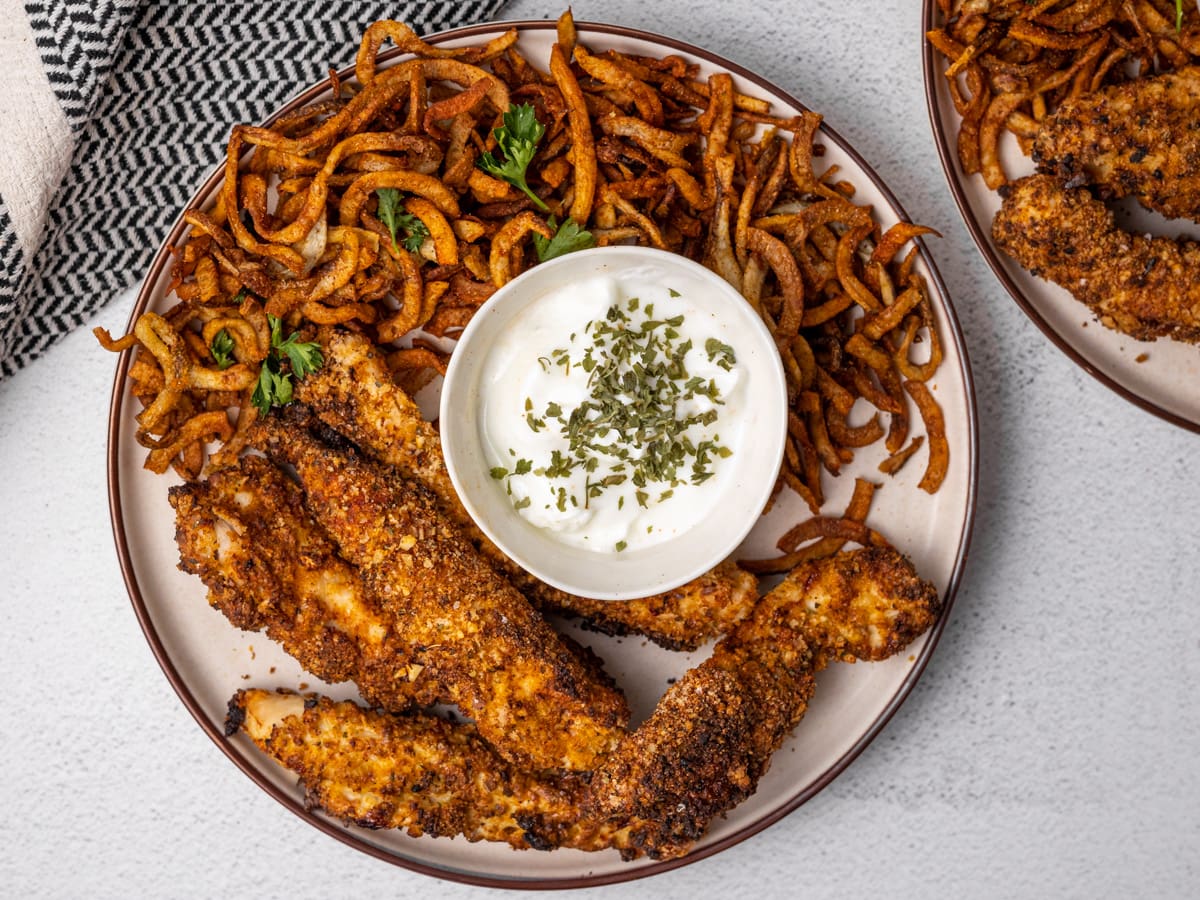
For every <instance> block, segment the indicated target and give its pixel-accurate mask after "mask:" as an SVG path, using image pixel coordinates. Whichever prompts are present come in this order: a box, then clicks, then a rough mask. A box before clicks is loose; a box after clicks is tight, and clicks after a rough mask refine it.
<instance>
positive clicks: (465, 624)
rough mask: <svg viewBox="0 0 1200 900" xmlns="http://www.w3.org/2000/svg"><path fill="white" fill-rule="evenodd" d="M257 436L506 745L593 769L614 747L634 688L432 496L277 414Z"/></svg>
mask: <svg viewBox="0 0 1200 900" xmlns="http://www.w3.org/2000/svg"><path fill="white" fill-rule="evenodd" d="M291 410H292V414H293V416H298V415H302V414H303V411H302V410H299V409H298V408H295V407H293V408H291ZM257 439H258V440H259V442H260V443H261V444H262V448H263V449H264V450H266V451H267V454H268V456H270V457H271V458H272V459H274V460H275V461H276V462H281V463H282V462H286V463H288V464H290V465H292V466H293V467H295V470H296V472H297V474H298V476H299V479H300V483H301V486H302V487H303V489H304V493H305V505H306V508H307V509H308V510H309V512H310V513H312V515H313V516H314V518H315V519H316V520H317V521H318V522H319V523H320V524H321V526H322V527H323V528H324V529H325V531H326V533H327V534H329V536H330V537H331V538H332V539H333V541H334V543H335V544H336V545H337V547H338V551H339V553H340V554H341V556H342V557H343V558H345V559H346V560H347V561H348V562H350V563H352V564H354V565H355V566H357V567H358V569H359V572H360V573H361V575H362V579H363V583H364V584H365V585H366V588H367V591H368V592H369V593H370V594H371V595H373V596H374V597H375V598H376V599H377V601H378V602H379V603H380V604H381V607H382V609H383V610H384V611H385V612H386V613H388V614H389V615H390V616H391V617H392V621H393V623H394V627H395V628H396V629H398V630H399V631H400V632H401V633H403V634H404V635H405V637H406V638H407V639H408V640H409V641H410V642H411V643H412V644H413V646H414V647H415V649H416V653H417V662H418V664H423V665H429V666H433V667H434V668H435V669H436V670H437V671H438V673H439V679H438V680H439V683H440V684H441V686H442V687H443V688H444V690H445V691H446V693H447V695H448V699H449V700H450V702H452V703H454V704H456V705H457V706H458V707H459V708H460V709H461V710H462V711H463V712H464V713H465V714H466V715H467V716H469V717H470V718H472V719H474V720H475V722H476V723H477V725H478V728H479V733H480V734H481V735H483V737H484V738H485V739H486V740H487V741H488V742H489V743H490V744H491V745H492V746H493V747H494V748H495V749H496V750H497V752H498V753H500V754H501V755H502V756H503V757H504V758H505V759H508V760H509V761H511V762H514V763H516V764H518V765H520V766H521V767H523V768H525V769H531V770H543V769H546V770H589V769H591V768H593V767H594V765H595V763H596V760H597V759H598V758H599V757H600V756H602V755H603V754H605V753H607V752H608V751H609V750H610V749H612V747H613V746H614V745H615V743H616V741H617V739H618V738H619V736H620V734H621V728H622V727H623V725H624V724H625V723H626V721H627V720H628V714H629V713H628V708H627V706H626V703H625V699H624V697H623V696H622V695H621V694H620V692H619V691H616V690H614V689H613V687H612V686H611V685H610V684H608V683H605V682H603V681H600V680H598V679H597V678H595V677H594V675H593V674H592V673H591V672H590V671H588V669H587V668H586V667H585V666H583V665H581V664H580V662H579V660H578V659H576V658H575V656H573V655H572V654H571V652H570V651H569V650H568V649H567V648H566V647H565V646H564V644H563V642H562V641H561V640H560V638H559V636H558V635H557V634H556V633H555V632H554V631H553V629H551V628H550V626H549V625H548V624H547V623H546V622H545V620H544V619H542V617H541V616H540V615H539V614H538V613H537V611H536V610H534V609H533V607H531V606H530V605H529V603H528V601H527V600H526V599H525V598H524V597H523V596H522V595H521V594H520V593H519V592H518V591H517V590H516V589H515V588H513V587H512V585H510V584H509V583H508V582H507V581H505V580H504V579H503V578H501V577H500V576H499V575H497V574H496V572H495V571H494V570H493V569H492V568H491V566H489V565H488V564H487V563H486V562H485V561H484V560H483V559H482V558H481V557H480V556H479V554H478V553H476V552H475V550H474V548H472V547H471V545H470V544H469V543H468V542H467V541H466V540H465V539H464V538H463V537H462V536H461V534H460V532H459V530H458V529H457V528H455V527H454V526H453V525H452V524H451V523H447V522H446V521H445V519H444V516H443V515H442V513H441V512H440V510H439V509H438V506H437V504H436V502H435V500H434V497H433V495H432V494H430V493H429V492H428V491H427V490H425V489H424V488H423V487H421V486H420V485H419V484H415V483H413V482H409V481H405V480H403V479H402V478H400V477H399V476H397V475H396V474H395V473H393V472H392V471H391V470H390V469H387V468H386V467H383V466H380V465H379V464H377V463H375V462H373V461H371V460H368V459H364V458H362V457H360V456H359V455H358V454H357V453H356V452H354V451H353V450H351V449H349V448H345V449H337V448H333V447H330V446H329V445H327V444H323V443H322V442H320V441H318V440H317V439H316V438H314V437H313V436H312V435H311V434H309V433H308V432H307V431H306V430H304V429H303V428H300V427H297V426H296V425H294V424H288V423H285V422H284V421H282V417H281V416H278V415H275V416H270V417H268V418H267V419H265V420H264V421H263V422H262V423H261V425H260V426H259V431H258V435H257Z"/></svg>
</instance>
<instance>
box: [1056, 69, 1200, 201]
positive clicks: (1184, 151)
mask: <svg viewBox="0 0 1200 900" xmlns="http://www.w3.org/2000/svg"><path fill="white" fill-rule="evenodd" d="M1198 116H1200V68H1197V67H1196V66H1185V67H1183V68H1181V69H1177V70H1176V71H1174V72H1167V73H1164V74H1161V75H1156V76H1152V77H1145V78H1136V79H1134V80H1132V81H1129V82H1126V83H1125V84H1120V85H1114V86H1111V87H1107V88H1104V89H1103V90H1100V91H1096V92H1095V93H1092V94H1085V95H1084V96H1082V97H1078V98H1076V99H1074V100H1068V101H1066V102H1065V103H1063V104H1062V105H1061V106H1060V107H1059V108H1058V109H1057V110H1056V111H1055V112H1054V114H1053V115H1051V116H1048V117H1047V118H1046V120H1045V121H1044V122H1043V123H1042V126H1041V129H1040V130H1039V131H1038V134H1037V137H1036V139H1035V141H1034V146H1033V158H1034V160H1035V161H1036V162H1037V163H1038V164H1039V168H1040V169H1041V170H1042V171H1045V172H1048V173H1051V174H1054V175H1056V176H1058V178H1059V179H1061V180H1062V181H1069V182H1070V183H1071V184H1073V185H1074V186H1080V185H1083V184H1095V185H1099V186H1101V187H1102V188H1104V190H1105V192H1106V193H1107V194H1110V195H1111V196H1113V197H1129V196H1133V197H1136V198H1137V199H1138V200H1139V201H1141V202H1142V203H1143V204H1145V205H1146V206H1148V207H1149V208H1150V209H1154V210H1157V211H1158V212H1160V213H1162V214H1163V215H1165V216H1169V217H1172V218H1177V217H1186V218H1191V219H1195V218H1197V216H1200V130H1198V129H1197V128H1196V120H1197V117H1198Z"/></svg>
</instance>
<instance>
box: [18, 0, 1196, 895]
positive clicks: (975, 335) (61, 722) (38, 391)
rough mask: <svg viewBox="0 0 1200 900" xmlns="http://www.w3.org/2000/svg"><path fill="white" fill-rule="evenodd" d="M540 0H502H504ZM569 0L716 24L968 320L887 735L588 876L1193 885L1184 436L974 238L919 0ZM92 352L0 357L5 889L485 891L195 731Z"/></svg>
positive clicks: (600, 13) (104, 364) (534, 11)
mask: <svg viewBox="0 0 1200 900" xmlns="http://www.w3.org/2000/svg"><path fill="white" fill-rule="evenodd" d="M735 7H736V8H737V9H740V10H743V11H742V12H739V13H738V14H737V15H736V20H734V16H733V14H732V13H731V12H730V11H731V10H732V9H734V8H735ZM560 9H561V7H560V5H559V4H558V3H549V2H545V0H514V2H512V3H511V5H510V6H509V9H508V14H509V16H510V17H512V18H544V17H548V16H555V15H557V13H558V12H559V11H560ZM574 9H575V15H576V18H577V19H579V20H580V21H586V20H595V21H609V22H615V23H620V24H624V25H629V26H633V27H637V28H643V29H646V30H650V31H657V32H660V33H664V34H669V35H673V36H675V37H678V38H681V39H683V40H686V41H689V42H692V43H695V44H699V45H702V46H705V47H708V48H710V49H711V50H713V51H715V52H717V53H719V54H722V55H724V56H726V57H729V58H731V59H733V60H736V61H738V62H740V63H741V64H743V65H744V66H746V67H748V68H750V69H752V70H755V71H757V72H759V73H761V74H762V75H764V76H766V77H767V78H769V79H771V80H773V81H775V82H776V83H778V84H779V85H780V86H781V87H783V88H784V89H785V90H788V91H790V92H791V93H793V94H794V95H796V96H797V97H799V98H801V99H802V100H804V101H805V102H806V103H808V104H809V105H810V106H812V107H813V108H815V109H817V110H819V111H821V112H823V113H824V114H825V115H826V119H827V121H828V122H829V124H831V125H832V126H833V127H834V128H835V129H836V130H837V131H838V132H840V133H841V135H842V136H843V137H845V138H846V139H847V140H848V141H849V142H850V143H851V144H852V145H853V146H855V147H856V148H857V149H858V150H859V151H860V152H861V154H862V155H863V156H864V157H865V158H866V160H867V161H868V162H869V163H870V164H871V165H872V166H873V167H874V168H875V169H876V170H877V171H878V172H879V174H880V175H881V176H882V177H883V179H884V180H885V181H886V182H887V183H888V184H889V185H890V186H891V187H892V189H893V190H894V191H895V193H896V195H897V196H898V197H899V198H900V201H901V202H902V203H903V204H904V206H905V207H906V208H907V210H908V212H909V214H910V215H911V216H912V218H913V219H914V220H915V221H919V222H923V223H927V224H930V225H933V226H935V227H937V228H939V229H940V230H941V231H942V232H943V233H944V235H945V236H944V237H943V238H942V239H941V240H935V241H933V242H932V244H931V249H932V251H933V255H934V257H935V259H936V261H937V263H938V265H939V266H940V268H941V271H942V274H943V276H944V277H945V280H946V283H947V285H948V287H949V291H950V295H951V297H952V298H953V301H954V303H955V305H956V308H957V311H958V315H959V317H960V319H961V320H962V325H963V329H964V331H965V333H966V337H967V343H968V349H969V352H970V355H971V360H972V363H973V368H974V373H975V382H976V388H977V392H978V403H979V412H980V432H981V438H982V446H981V454H980V457H981V463H980V464H981V470H980V490H979V496H980V504H979V512H978V518H977V521H976V526H975V538H974V543H973V547H972V550H971V554H970V558H969V560H968V565H967V571H966V576H965V579H964V581H963V584H962V587H961V589H960V591H959V594H958V599H957V601H956V604H955V607H954V610H953V614H952V617H951V620H950V622H949V625H948V627H947V629H946V631H945V634H944V637H943V638H942V641H941V644H940V646H939V647H938V650H937V653H936V654H935V655H934V658H933V661H932V663H931V664H930V666H929V668H928V669H927V670H926V672H925V675H924V677H923V679H922V680H921V682H920V684H919V685H918V686H917V688H916V690H915V691H914V693H913V695H912V696H911V697H910V698H909V700H908V702H907V703H906V704H905V705H904V707H903V708H902V709H901V710H900V712H899V714H898V715H896V717H895V718H894V719H893V720H892V722H891V723H890V724H889V725H888V726H887V728H886V729H885V730H884V732H883V734H882V735H881V736H880V737H879V738H878V739H877V740H876V741H875V742H874V743H873V744H872V745H871V746H870V747H869V748H868V749H867V750H866V752H865V753H863V755H862V756H861V757H860V758H859V759H858V760H857V761H856V762H854V763H853V765H851V766H850V768H849V769H848V770H847V771H846V772H845V773H844V774H842V775H841V776H840V777H839V778H838V779H837V780H836V781H834V783H833V784H832V785H831V786H830V787H828V788H827V789H826V790H824V791H823V792H822V793H821V794H819V795H818V796H817V797H816V798H815V799H814V800H812V801H811V802H809V803H807V804H806V805H804V806H803V807H801V808H800V809H799V810H798V811H796V812H795V813H793V814H792V815H791V816H789V817H788V818H786V819H785V820H783V821H782V822H780V823H778V824H776V825H774V826H773V827H771V828H770V829H768V830H767V831H765V832H764V833H762V834H760V835H758V836H756V837H754V838H751V839H750V840H748V841H746V842H744V843H743V844H741V845H739V846H736V847H734V848H733V849H731V850H728V851H726V852H724V853H721V854H719V855H718V856H716V857H714V858H711V859H707V860H703V861H700V862H698V863H695V864H693V865H690V866H686V867H684V868H682V869H680V870H677V871H674V872H670V873H667V874H665V875H661V876H658V877H656V878H655V879H653V880H652V881H650V882H646V881H642V882H634V883H632V884H628V885H623V886H616V887H609V888H598V889H595V890H594V891H591V892H589V893H595V894H599V893H600V892H602V891H603V892H604V893H605V894H606V895H607V896H610V897H642V896H645V895H646V894H647V893H648V892H649V891H653V892H654V893H655V894H656V895H657V896H659V897H661V898H664V900H665V898H696V897H708V896H721V897H724V898H726V900H737V898H751V897H753V898H761V897H784V896H787V897H792V896H801V895H802V896H806V897H833V896H839V897H842V896H855V895H857V896H885V897H891V896H896V897H909V896H913V897H915V896H921V897H954V898H959V897H1011V896H1041V897H1126V896H1160V897H1183V896H1187V895H1189V894H1191V895H1192V896H1194V893H1193V892H1194V891H1195V890H1196V885H1197V884H1200V690H1198V689H1197V687H1198V685H1200V627H1198V626H1197V622H1198V621H1200V616H1198V610H1200V552H1197V551H1198V543H1200V541H1198V539H1197V534H1196V532H1197V510H1200V464H1198V463H1197V457H1198V456H1200V436H1197V435H1195V434H1191V433H1188V432H1186V431H1184V430H1182V429H1179V428H1176V427H1173V426H1171V425H1168V424H1166V423H1164V422H1162V421H1160V420H1159V419H1157V418H1154V417H1153V416H1151V415H1150V414H1148V413H1146V412H1143V411H1141V410H1139V409H1137V408H1135V407H1134V406H1132V405H1131V404H1129V403H1127V402H1125V401H1124V400H1122V399H1120V398H1119V397H1118V396H1117V395H1115V394H1114V393H1112V392H1111V391H1109V390H1108V389H1106V388H1104V387H1103V386H1101V385H1100V384H1099V383H1097V382H1096V381H1094V380H1092V379H1091V378H1090V377H1089V376H1087V375H1086V374H1085V373H1083V372H1082V371H1081V370H1080V369H1078V368H1077V367H1076V366H1075V365H1074V364H1073V363H1071V362H1070V361H1069V360H1068V359H1067V358H1066V357H1065V356H1064V355H1063V354H1062V353H1061V352H1060V351H1059V350H1057V349H1056V348H1055V347H1054V346H1052V345H1051V343H1050V342H1049V341H1048V340H1047V339H1046V338H1045V337H1043V335H1042V334H1041V333H1040V332H1039V331H1038V330H1037V328H1036V327H1035V326H1034V325H1033V324H1032V323H1031V322H1030V321H1029V320H1028V319H1026V317H1025V316H1024V314H1023V313H1022V312H1021V311H1020V310H1019V309H1018V308H1017V306H1016V305H1015V304H1014V303H1013V302H1012V301H1011V300H1010V299H1009V297H1008V295H1007V294H1005V293H1004V291H1003V290H1002V288H1001V287H1000V285H999V283H998V282H997V281H996V280H995V278H994V277H993V276H992V274H991V272H990V271H989V270H988V268H987V267H986V265H985V264H984V262H983V259H982V257H981V256H980V255H979V253H978V252H977V251H976V249H975V247H974V246H973V245H972V243H971V242H970V239H969V237H968V235H967V232H966V229H965V228H964V226H963V224H962V220H961V218H960V216H959V213H958V211H957V209H956V208H955V206H954V204H953V201H952V199H951V197H950V194H949V191H948V188H947V186H946V182H945V179H944V177H943V175H942V172H941V169H940V167H939V164H938V160H937V154H936V152H935V150H934V145H933V139H932V135H931V132H930V127H929V123H928V119H927V116H926V112H925V102H924V97H923V90H922V80H921V28H920V24H921V23H920V13H919V4H918V3H915V2H904V0H885V2H879V3H872V4H861V3H798V2H794V0H793V2H781V0H757V2H755V3H746V4H730V3H720V2H714V0H693V2H682V0H658V2H653V3H651V2H647V0H637V2H629V0H621V2H589V0H576V2H575V3H574ZM314 74H317V73H314ZM128 314H129V304H128V303H118V304H115V305H113V306H110V307H109V308H108V309H107V310H106V311H105V312H104V313H103V314H102V315H101V316H100V317H99V318H98V320H97V322H96V323H95V324H100V325H104V326H107V327H109V328H110V329H112V331H113V332H114V333H118V332H119V331H120V330H121V329H122V328H123V326H124V324H125V322H126V319H127V316H128ZM1198 352H1200V351H1198ZM112 375H113V358H112V357H111V356H109V355H108V354H105V353H103V352H101V351H100V350H99V349H98V348H97V347H96V344H95V342H94V341H93V339H92V338H91V336H90V335H89V334H88V333H87V331H86V330H83V331H80V332H78V333H76V334H74V335H72V336H71V337H70V338H68V339H67V340H66V341H64V342H63V343H62V344H60V345H59V346H58V347H56V348H55V349H54V350H52V351H51V352H50V353H49V354H48V356H47V357H46V358H45V359H43V360H41V361H39V362H37V363H35V364H33V365H32V366H31V367H30V368H28V369H27V370H25V371H23V372H21V373H20V374H18V375H17V376H16V377H14V378H12V379H10V380H9V381H7V382H6V383H3V384H0V459H2V460H3V464H4V470H5V471H4V478H3V479H2V480H0V510H2V511H3V518H2V523H0V574H2V575H3V579H2V584H3V589H4V592H5V594H6V597H5V599H4V601H3V604H2V605H0V609H2V610H3V612H2V613H0V623H2V627H0V680H2V681H3V683H5V684H7V685H9V688H8V691H9V701H8V704H9V705H8V709H7V711H6V712H5V714H4V715H3V717H2V721H3V722H4V725H3V726H2V727H0V740H2V743H0V761H2V767H0V798H2V800H3V806H2V810H0V812H2V814H0V896H6V897H35V896H54V897H79V896H88V897H91V898H104V897H168V896H170V897H217V896H225V897H241V896H255V897H274V896H279V897H283V896H287V897H314V898H315V897H344V896H351V895H355V896H364V897H365V896H385V897H417V896H421V897H429V896H434V897H445V898H463V897H481V896H485V895H489V894H492V895H497V894H500V893H502V892H500V891H491V890H486V889H482V888H473V887H468V886H463V885H456V884H451V883H446V882H439V881H435V880H433V879H430V878H428V877H425V876H422V875H417V874H413V873H410V872H406V871H404V870H401V869H398V868H394V867H392V866H389V865H387V864H384V863H381V862H378V861H375V860H373V859H370V858H368V857H365V856H362V855H360V854H358V853H357V852H355V851H353V850H350V849H349V848H347V847H345V846H343V845H342V844H340V843H338V842H336V841H334V840H331V839H330V838H328V837H326V836H324V835H322V834H320V833H319V832H317V831H316V830H314V829H313V828H311V827H310V826H308V825H306V824H304V823H303V822H301V821H300V820H299V819H297V818H296V817H294V816H292V815H291V814H289V813H288V812H287V811H286V810H284V809H283V808H282V807H281V806H279V804H277V803H276V802H275V801H274V800H272V799H271V798H270V797H268V796H267V795H266V794H265V793H263V792H262V791H260V790H259V789H258V788H256V787H255V786H254V785H253V784H252V783H251V782H250V781H249V780H248V779H247V778H246V777H245V776H244V775H242V774H241V773H240V772H238V771H237V770H236V769H235V768H234V767H233V766H232V765H231V764H230V763H229V761H228V760H226V759H225V757H224V756H222V755H221V754H220V753H219V752H218V751H217V750H216V748H214V747H213V745H212V743H211V742H210V741H209V740H208V739H207V738H206V737H205V736H204V735H203V733H202V732H201V731H200V730H199V729H198V728H197V726H196V724H195V723H194V722H193V720H192V719H191V717H190V716H189V715H188V713H187V711H186V710H185V709H184V707H183V705H182V704H181V703H180V702H179V700H178V699H177V698H176V696H175V694H174V693H173V692H172V690H171V688H170V686H169V685H168V684H167V681H166V679H165V678H164V677H163V676H162V673H161V672H160V670H159V668H158V665H157V664H156V663H155V661H154V659H153V657H152V655H151V653H150V650H149V647H148V646H147V644H146V642H145V640H144V638H143V637H142V633H141V630H140V629H139V628H138V625H137V621H136V619H135V618H134V615H133V611H132V609H131V607H130V604H129V600H128V598H127V596H126V594H125V589H124V585H123V584H122V581H121V577H120V573H119V571H118V568H117V560H116V555H115V552H114V549H113V544H112V538H111V532H110V528H109V522H108V508H107V502H106V495H105V447H104V443H105V425H106V419H107V414H108V394H109V390H110V386H111V379H112ZM1197 389H1200V386H1197Z"/></svg>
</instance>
